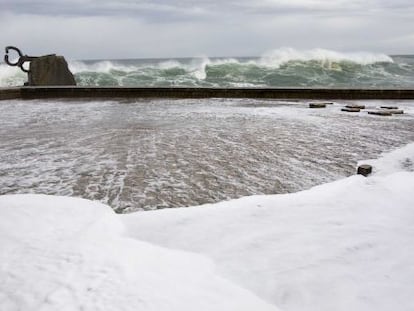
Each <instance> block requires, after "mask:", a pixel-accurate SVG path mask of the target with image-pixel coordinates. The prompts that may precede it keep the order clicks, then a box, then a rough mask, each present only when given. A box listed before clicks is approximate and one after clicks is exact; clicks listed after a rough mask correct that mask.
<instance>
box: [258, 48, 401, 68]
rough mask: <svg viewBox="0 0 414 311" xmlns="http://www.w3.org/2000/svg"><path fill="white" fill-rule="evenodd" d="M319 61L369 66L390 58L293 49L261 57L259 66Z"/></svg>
mask: <svg viewBox="0 0 414 311" xmlns="http://www.w3.org/2000/svg"><path fill="white" fill-rule="evenodd" d="M312 60H314V61H319V62H325V63H329V62H352V63H357V64H361V65H370V64H375V63H378V62H385V63H392V62H393V60H392V58H391V57H389V56H388V55H385V54H380V53H371V52H348V53H346V52H337V51H332V50H326V49H310V50H297V49H294V48H288V47H285V48H280V49H275V50H272V51H269V52H266V53H264V54H263V55H262V57H261V59H260V61H259V64H261V65H263V66H269V67H279V66H280V65H282V64H285V63H287V62H289V61H304V62H306V61H312Z"/></svg>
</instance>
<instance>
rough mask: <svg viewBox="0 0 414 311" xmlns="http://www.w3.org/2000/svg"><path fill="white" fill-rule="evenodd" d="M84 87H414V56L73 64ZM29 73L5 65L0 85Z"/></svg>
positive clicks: (281, 54)
mask: <svg viewBox="0 0 414 311" xmlns="http://www.w3.org/2000/svg"><path fill="white" fill-rule="evenodd" d="M69 67H70V69H71V71H72V72H73V73H74V74H75V78H76V80H77V82H78V85H83V86H143V87H158V86H159V87H163V86H169V87H174V86H190V87H400V88H401V87H413V86H414V57H413V56H394V57H391V56H388V55H385V54H378V53H368V52H358V53H344V52H337V51H331V50H325V49H312V50H305V51H300V50H296V49H292V48H281V49H277V50H273V51H269V52H267V53H264V54H263V55H262V56H261V57H251V58H208V57H198V58H181V59H133V60H100V61H71V62H69ZM24 79H25V75H24V74H23V73H21V72H18V71H17V70H15V68H11V67H7V66H6V65H4V64H3V65H0V86H11V85H21V84H22V83H23V81H24Z"/></svg>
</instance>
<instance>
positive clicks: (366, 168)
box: [357, 164, 372, 177]
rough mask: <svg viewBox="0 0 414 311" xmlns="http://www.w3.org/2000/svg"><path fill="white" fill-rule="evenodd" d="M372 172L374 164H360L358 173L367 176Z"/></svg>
mask: <svg viewBox="0 0 414 311" xmlns="http://www.w3.org/2000/svg"><path fill="white" fill-rule="evenodd" d="M371 173H372V166H371V165H368V164H362V165H360V166H358V170H357V174H358V175H363V176H365V177H367V176H368V175H369V174H371Z"/></svg>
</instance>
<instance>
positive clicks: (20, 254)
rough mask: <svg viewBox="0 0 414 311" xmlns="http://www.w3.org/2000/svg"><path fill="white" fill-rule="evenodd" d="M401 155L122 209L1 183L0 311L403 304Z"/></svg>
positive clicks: (408, 188)
mask: <svg viewBox="0 0 414 311" xmlns="http://www.w3.org/2000/svg"><path fill="white" fill-rule="evenodd" d="M413 157H414V144H411V145H408V146H406V147H405V148H402V149H400V150H397V151H395V152H392V153H390V154H387V155H385V156H384V157H382V159H387V160H386V161H385V160H382V161H381V160H379V161H378V162H376V164H375V165H377V166H378V167H377V171H376V172H378V173H376V174H374V175H373V176H371V177H369V178H365V177H362V176H352V177H349V178H346V179H343V180H340V181H337V182H334V183H329V184H325V185H321V186H318V187H315V188H313V189H310V190H307V191H303V192H299V193H295V194H285V195H271V196H252V197H246V198H242V199H239V200H233V201H228V202H222V203H218V204H212V205H204V206H201V207H194V208H183V209H170V210H160V211H154V212H138V213H135V214H128V215H115V214H114V213H113V212H112V210H111V209H110V208H109V207H107V206H105V205H102V204H99V203H95V202H91V201H87V200H82V199H75V198H64V197H53V196H43V195H13V196H2V197H0V245H1V248H0V280H1V282H0V310H179V311H185V310H315V311H316V310H317V311H324V310H329V311H331V310H353V311H358V310H376V311H381V310H407V311H408V310H413V309H414V299H412V293H413V292H414V265H413V262H414V227H413V221H414V196H413V193H414V172H413V171H412V170H411V169H404V168H407V167H410V166H407V165H405V166H404V165H403V166H401V165H397V164H396V163H401V160H402V159H413ZM396 167H398V169H397V170H396V169H395V168H396ZM393 168H394V169H393ZM379 172H382V173H379Z"/></svg>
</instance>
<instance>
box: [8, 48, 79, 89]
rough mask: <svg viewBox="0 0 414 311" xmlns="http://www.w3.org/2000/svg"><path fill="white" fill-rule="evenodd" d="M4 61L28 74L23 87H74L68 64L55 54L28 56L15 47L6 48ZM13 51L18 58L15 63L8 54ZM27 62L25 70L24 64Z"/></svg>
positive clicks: (73, 79)
mask: <svg viewBox="0 0 414 311" xmlns="http://www.w3.org/2000/svg"><path fill="white" fill-rule="evenodd" d="M5 50H6V54H5V55H4V61H5V63H6V64H8V65H10V66H17V67H19V68H20V69H21V70H22V71H23V72H26V73H27V74H28V80H29V81H28V82H25V83H24V85H25V86H45V85H76V81H75V78H74V76H73V74H72V73H71V72H70V70H69V68H68V64H67V62H66V60H65V58H64V57H63V56H56V54H49V55H42V56H28V55H23V53H22V52H21V51H20V50H19V49H18V48H17V47H15V46H6V49H5ZM10 51H15V52H16V53H17V54H18V56H19V58H18V59H17V61H16V62H11V61H10V59H9V52H10ZM26 62H29V63H30V64H29V67H28V69H26V68H25V67H24V64H25V63H26Z"/></svg>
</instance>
